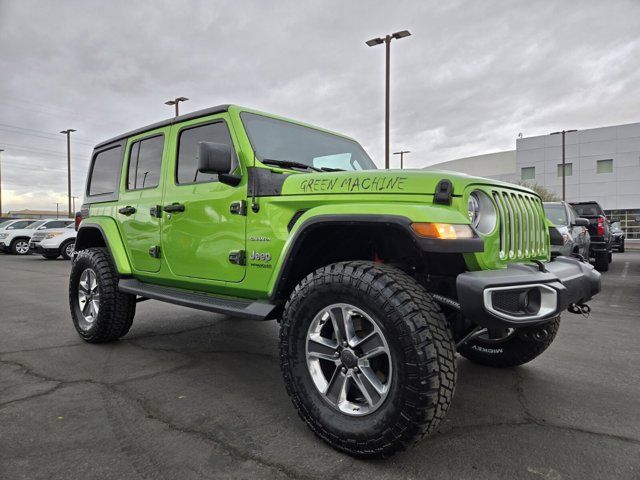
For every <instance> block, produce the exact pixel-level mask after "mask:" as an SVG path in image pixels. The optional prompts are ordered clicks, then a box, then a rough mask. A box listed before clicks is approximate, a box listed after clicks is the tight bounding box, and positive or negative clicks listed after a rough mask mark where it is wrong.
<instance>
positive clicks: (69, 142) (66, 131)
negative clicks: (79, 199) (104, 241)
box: [60, 128, 75, 218]
mask: <svg viewBox="0 0 640 480" xmlns="http://www.w3.org/2000/svg"><path fill="white" fill-rule="evenodd" d="M71 132H75V130H74V129H73V128H68V129H66V130H62V131H61V132H60V133H63V134H65V135H66V136H67V195H68V197H69V198H68V200H69V218H71Z"/></svg>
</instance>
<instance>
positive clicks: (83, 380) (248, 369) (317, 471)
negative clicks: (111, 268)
mask: <svg viewBox="0 0 640 480" xmlns="http://www.w3.org/2000/svg"><path fill="white" fill-rule="evenodd" d="M69 268H70V264H69V262H65V261H62V260H58V261H46V260H44V259H42V257H40V256H30V257H26V258H18V257H13V256H8V255H0V318H1V321H0V478H2V479H21V478H29V479H32V478H43V479H45V478H46V479H82V480H86V479H92V478H100V479H111V478H113V479H136V478H143V479H163V478H167V479H174V478H179V479H181V480H186V479H192V478H193V479H204V478H309V479H310V478H322V479H328V478H331V479H333V478H368V479H374V478H455V479H460V478H474V479H477V478H491V479H495V478H505V479H514V478H531V479H536V478H545V479H553V480H556V479H567V478H576V479H578V478H579V479H586V478H594V479H605V478H606V479H613V478H616V479H618V478H629V479H631V478H635V479H638V478H640V369H639V368H638V367H639V366H640V349H639V348H638V344H639V343H640V252H629V253H624V254H615V255H614V263H613V264H612V269H611V271H609V272H608V273H606V274H605V275H604V282H603V284H604V291H603V293H601V294H600V296H599V297H598V298H597V300H596V301H594V302H592V307H593V313H592V315H591V317H590V318H588V319H584V318H582V317H580V316H577V315H571V314H569V313H567V314H565V315H564V317H563V322H562V326H561V328H560V333H559V336H558V338H557V339H556V341H555V342H554V344H553V345H552V346H551V348H550V349H549V350H548V351H547V352H546V353H545V354H544V355H543V356H542V357H540V358H539V359H537V360H535V361H533V362H532V363H530V364H529V365H526V366H523V367H520V368H516V369H510V370H494V369H489V368H485V367H480V366H477V365H474V364H471V363H469V362H468V361H466V360H464V359H460V360H459V363H458V365H459V377H458V386H457V390H456V395H455V399H454V402H453V406H452V408H451V410H450V411H449V415H448V417H447V420H446V421H445V422H444V423H443V424H442V425H441V426H440V429H439V432H438V433H437V434H435V435H433V436H431V437H430V438H427V439H425V440H424V441H423V442H422V443H420V444H418V445H417V446H416V447H414V448H412V449H410V450H409V451H407V452H405V453H402V454H400V455H397V456H395V457H393V458H391V459H388V460H380V461H361V460H356V459H353V458H350V457H348V456H346V455H343V454H340V453H338V452H336V451H334V450H332V449H331V448H330V447H327V446H326V445H325V444H323V443H322V442H321V441H319V440H317V439H316V438H315V437H314V435H313V434H312V433H311V432H310V431H309V430H308V429H307V427H306V426H305V425H304V424H303V423H302V422H301V421H300V420H299V419H298V417H297V414H296V412H295V410H294V408H293V406H292V405H291V403H290V401H289V399H288V397H287V395H286V392H285V390H284V386H283V384H282V381H281V378H280V371H279V366H278V359H277V324H276V323H275V322H269V323H257V322H251V321H244V320H237V319H234V318H230V317H224V316H216V315H213V314H208V313H203V312H197V311H193V310H188V309H184V308H180V307H174V306H170V305H166V304H161V303H157V302H151V301H150V302H144V303H141V304H139V305H138V313H137V316H136V319H135V321H134V326H133V328H132V329H131V331H130V333H129V334H128V335H127V336H126V337H125V338H124V339H123V340H121V341H119V342H116V343H113V344H109V345H99V346H97V345H88V344H85V343H83V342H82V341H81V340H80V339H79V338H78V336H77V335H76V333H75V331H74V329H73V326H72V324H71V320H70V319H69V313H68V304H67V294H66V289H67V276H68V271H69Z"/></svg>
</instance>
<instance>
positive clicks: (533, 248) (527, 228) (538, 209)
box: [491, 190, 548, 260]
mask: <svg viewBox="0 0 640 480" xmlns="http://www.w3.org/2000/svg"><path fill="white" fill-rule="evenodd" d="M491 196H492V197H493V200H494V202H495V204H496V208H497V210H498V216H499V217H500V259H501V260H515V259H524V258H529V257H534V256H535V257H538V256H542V255H545V254H546V252H547V248H548V247H547V244H546V235H545V223H544V220H543V218H544V216H543V210H542V204H541V203H540V199H538V198H537V197H534V196H533V195H528V194H525V193H520V192H514V191H508V190H507V191H503V190H493V191H492V192H491Z"/></svg>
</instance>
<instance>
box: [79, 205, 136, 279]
mask: <svg viewBox="0 0 640 480" xmlns="http://www.w3.org/2000/svg"><path fill="white" fill-rule="evenodd" d="M97 236H99V237H98V238H99V239H100V240H98V238H97ZM91 247H106V249H107V251H108V252H109V255H111V259H112V260H113V264H114V265H115V267H116V270H117V271H118V274H119V275H120V276H123V277H126V276H130V275H131V274H132V269H131V262H130V261H129V257H128V255H127V251H126V249H125V246H124V241H123V240H122V236H121V235H120V230H119V229H118V226H117V225H116V222H115V221H114V220H113V219H112V218H109V217H104V218H102V217H101V218H91V219H89V220H83V221H82V223H81V224H80V227H79V228H78V235H77V236H76V246H75V251H76V252H78V251H80V250H85V249H87V248H91Z"/></svg>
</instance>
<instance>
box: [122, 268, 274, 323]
mask: <svg viewBox="0 0 640 480" xmlns="http://www.w3.org/2000/svg"><path fill="white" fill-rule="evenodd" d="M118 289H119V290H120V291H121V292H123V293H131V294H133V295H139V296H141V297H143V298H150V299H153V300H159V301H161V302H167V303H173V304H174V305H181V306H183V307H190V308H195V309H198V310H205V311H208V312H215V313H224V314H227V315H232V316H236V317H243V318H248V319H251V320H272V319H274V318H275V317H274V316H272V314H273V313H274V310H275V309H276V305H273V304H271V303H268V302H266V301H258V300H256V301H247V300H242V299H236V298H227V297H216V296H214V295H211V294H207V293H202V292H194V291H191V290H182V289H180V288H172V287H163V286H159V285H151V284H148V283H143V282H140V281H138V280H135V279H133V278H121V279H120V282H119V283H118Z"/></svg>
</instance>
